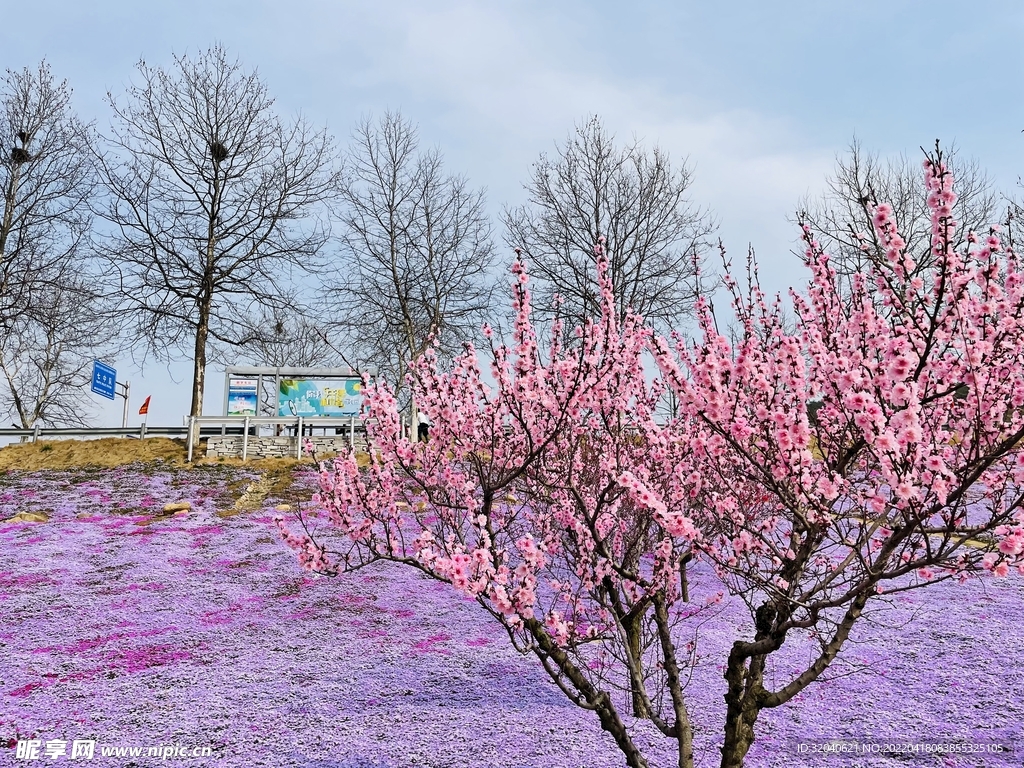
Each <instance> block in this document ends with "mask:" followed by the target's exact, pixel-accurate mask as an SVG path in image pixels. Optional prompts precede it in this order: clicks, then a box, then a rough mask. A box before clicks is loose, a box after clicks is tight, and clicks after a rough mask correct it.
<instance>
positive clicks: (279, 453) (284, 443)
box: [206, 434, 366, 459]
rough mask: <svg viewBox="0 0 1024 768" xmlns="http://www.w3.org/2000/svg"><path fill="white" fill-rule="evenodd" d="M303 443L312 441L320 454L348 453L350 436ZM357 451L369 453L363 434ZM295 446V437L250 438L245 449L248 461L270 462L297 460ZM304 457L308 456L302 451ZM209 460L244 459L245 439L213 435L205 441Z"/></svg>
mask: <svg viewBox="0 0 1024 768" xmlns="http://www.w3.org/2000/svg"><path fill="white" fill-rule="evenodd" d="M304 440H311V441H312V442H313V445H314V446H316V452H317V455H325V454H328V453H330V454H334V453H340V452H341V451H346V450H348V435H328V436H324V435H315V436H313V437H308V436H307V437H306V438H304ZM355 442H356V449H357V450H366V440H365V438H364V436H363V435H360V434H357V435H356V440H355ZM296 448H297V446H296V444H295V438H294V437H288V436H282V437H256V436H254V435H249V442H248V444H247V446H246V451H245V453H246V458H250V459H269V458H295V452H296ZM302 453H303V456H305V455H306V451H305V448H303V451H302ZM206 456H207V458H216V457H220V456H224V457H231V458H239V459H240V458H241V457H242V436H241V435H214V436H212V437H210V438H209V439H208V440H207V442H206Z"/></svg>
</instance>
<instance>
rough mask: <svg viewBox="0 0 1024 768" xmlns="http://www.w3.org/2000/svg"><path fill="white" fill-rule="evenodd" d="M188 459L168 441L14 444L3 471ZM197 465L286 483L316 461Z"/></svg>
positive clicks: (3, 453)
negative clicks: (245, 469) (237, 469)
mask: <svg viewBox="0 0 1024 768" xmlns="http://www.w3.org/2000/svg"><path fill="white" fill-rule="evenodd" d="M205 450H206V448H205V443H201V444H200V445H199V446H197V447H196V455H197V456H200V457H201V456H202V455H203V453H204V452H205ZM185 458H186V446H185V441H184V440H171V439H170V438H166V437H147V438H146V439H145V440H136V439H132V438H125V437H105V438H102V439H100V440H41V441H39V442H38V443H14V444H13V445H8V446H6V447H5V448H0V471H10V470H19V471H22V472H35V471H38V470H44V469H77V468H80V467H119V466H123V465H125V464H132V463H134V462H142V463H152V462H158V461H159V462H166V463H167V464H170V465H172V466H174V465H176V466H182V467H184V466H187V463H186V461H185ZM363 458H364V459H365V457H363ZM195 463H196V464H218V465H224V466H229V467H248V468H250V469H255V470H257V471H259V472H266V473H269V474H270V475H272V476H274V477H275V478H280V479H282V480H283V478H284V477H285V476H289V477H290V476H291V474H292V470H294V469H295V468H296V467H298V466H301V465H307V466H308V465H309V464H311V463H312V461H311V460H310V459H302V460H301V461H300V460H298V459H249V460H248V461H245V462H243V461H242V460H241V459H207V458H205V457H203V458H197V459H196V461H195ZM360 463H362V462H360Z"/></svg>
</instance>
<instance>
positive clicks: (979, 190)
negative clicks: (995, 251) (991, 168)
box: [798, 139, 1006, 283]
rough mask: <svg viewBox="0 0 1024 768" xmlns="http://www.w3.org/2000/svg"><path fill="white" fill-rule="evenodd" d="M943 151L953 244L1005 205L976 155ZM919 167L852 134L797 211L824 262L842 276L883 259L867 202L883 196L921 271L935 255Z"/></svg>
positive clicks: (999, 214)
mask: <svg viewBox="0 0 1024 768" xmlns="http://www.w3.org/2000/svg"><path fill="white" fill-rule="evenodd" d="M936 150H937V151H938V150H939V145H938V142H936ZM943 154H944V157H945V162H946V165H947V167H948V168H949V169H950V171H951V172H952V174H953V177H954V178H955V179H956V185H957V201H956V203H955V204H954V206H953V218H954V219H955V221H956V222H957V226H956V229H955V230H954V232H953V233H952V237H953V246H954V247H955V248H957V249H959V248H961V247H962V246H963V245H964V244H965V243H966V241H967V235H968V233H969V232H971V231H974V232H978V233H984V232H988V229H989V227H991V226H992V225H993V224H997V223H999V222H1000V221H1001V220H1002V219H1004V218H1005V216H1006V211H1005V208H1004V205H1003V202H1002V197H1001V195H1000V194H999V192H998V190H996V188H995V185H994V182H993V181H992V179H991V178H990V177H989V176H988V175H987V174H986V173H985V172H984V171H983V170H982V169H981V168H980V167H979V166H978V164H977V162H976V161H974V160H970V159H967V158H963V157H961V156H959V155H958V154H957V152H956V149H955V148H951V149H950V150H948V151H946V152H944V153H943ZM922 157H923V155H922ZM923 175H924V171H923V170H922V169H921V165H920V163H918V162H914V161H912V160H911V159H910V158H908V157H907V156H900V157H898V158H893V159H887V160H883V159H880V158H879V156H878V155H877V154H875V153H871V152H868V151H866V150H865V149H864V147H863V146H862V145H861V143H860V142H859V141H857V140H856V139H854V140H853V142H851V144H850V148H849V151H848V152H847V153H846V155H845V156H837V157H836V168H835V172H834V175H832V176H830V177H828V178H827V179H826V189H825V192H824V193H823V194H821V195H820V196H819V197H817V198H808V199H806V200H804V201H803V203H801V206H800V210H799V212H798V218H799V220H800V221H801V222H803V223H805V224H807V225H808V226H810V228H811V230H812V231H813V232H814V233H815V236H816V237H817V238H818V239H819V241H820V242H821V244H822V246H823V248H824V250H825V252H826V253H828V254H829V256H830V263H831V264H832V266H833V267H834V268H835V269H836V271H837V273H838V274H839V275H840V276H842V277H844V278H845V279H846V282H847V283H848V280H849V277H850V276H851V275H853V274H854V273H857V272H863V271H865V269H866V267H867V266H868V265H869V264H870V263H871V262H876V263H877V262H878V260H880V259H881V260H884V259H885V248H884V246H883V245H882V244H881V242H880V241H879V239H878V235H877V233H876V232H875V227H874V225H873V224H872V219H871V216H872V209H873V206H874V205H876V204H877V203H879V202H885V203H888V204H889V205H890V206H892V210H893V213H892V218H893V220H894V221H895V222H896V228H897V230H898V231H899V233H900V236H901V237H902V238H903V239H904V240H905V241H906V244H907V247H906V249H905V253H906V254H907V255H908V256H910V257H911V258H913V260H914V263H915V270H914V271H915V273H920V272H922V271H924V270H928V269H930V268H931V267H932V266H933V265H934V263H935V257H934V256H933V255H932V253H931V237H932V232H931V213H930V211H929V209H928V192H927V191H926V190H925V189H924V187H923V186H922V184H921V179H922V178H923Z"/></svg>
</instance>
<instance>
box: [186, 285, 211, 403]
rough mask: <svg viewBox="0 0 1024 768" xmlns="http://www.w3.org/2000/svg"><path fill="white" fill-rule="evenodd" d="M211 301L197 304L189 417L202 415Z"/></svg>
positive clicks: (206, 299)
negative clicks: (197, 316) (197, 314)
mask: <svg viewBox="0 0 1024 768" xmlns="http://www.w3.org/2000/svg"><path fill="white" fill-rule="evenodd" d="M211 304H212V299H211V297H210V296H209V295H207V296H204V297H203V299H202V301H201V302H200V303H199V306H198V307H197V310H198V311H199V318H198V320H199V322H198V323H197V324H196V345H195V354H194V357H193V361H194V364H193V366H192V406H191V410H189V415H190V416H202V415H203V392H204V390H205V388H206V343H207V341H208V340H209V337H210V307H211Z"/></svg>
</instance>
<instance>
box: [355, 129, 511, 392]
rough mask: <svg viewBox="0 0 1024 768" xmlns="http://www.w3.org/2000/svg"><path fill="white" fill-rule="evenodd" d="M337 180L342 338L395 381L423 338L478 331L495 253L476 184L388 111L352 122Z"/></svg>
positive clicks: (448, 344)
mask: <svg viewBox="0 0 1024 768" xmlns="http://www.w3.org/2000/svg"><path fill="white" fill-rule="evenodd" d="M343 190H344V192H343V198H344V212H343V216H342V220H343V223H344V230H343V232H342V238H343V244H344V248H345V253H346V256H347V259H346V261H345V263H344V265H343V268H344V270H345V274H344V275H343V276H342V277H341V279H340V283H339V285H340V288H341V290H340V292H339V293H338V310H339V315H340V318H341V327H342V330H343V333H344V335H345V338H346V345H347V348H348V349H351V350H353V352H354V356H355V357H356V358H357V359H358V361H359V362H361V363H363V364H366V363H369V364H374V365H376V366H377V369H378V372H379V375H380V376H381V377H383V378H384V379H385V380H387V381H390V382H391V383H393V384H394V386H395V387H396V388H397V389H402V388H403V386H404V381H405V374H406V372H407V370H408V366H409V363H410V362H411V361H413V360H415V359H417V358H418V357H419V356H420V355H421V354H422V353H423V351H424V350H425V349H426V348H427V345H428V341H429V340H430V339H431V338H433V340H434V342H435V344H436V345H437V349H438V351H439V353H440V354H441V355H445V354H451V353H452V352H455V351H457V350H459V349H461V345H462V343H463V342H464V341H467V340H470V339H473V338H475V337H477V335H478V334H479V332H480V325H481V323H482V322H483V320H484V318H485V317H486V314H487V312H488V308H489V304H490V300H491V294H492V290H493V282H492V280H491V276H490V274H489V272H490V269H491V267H492V266H493V262H494V245H493V242H492V239H491V225H490V222H489V221H488V219H487V216H486V213H485V210H484V193H483V191H480V190H474V189H472V188H471V187H470V186H469V182H468V181H467V180H466V179H465V178H464V177H462V176H453V175H449V174H447V173H445V171H444V167H443V160H442V157H441V153H440V152H439V151H438V150H436V149H431V150H427V151H420V150H419V146H418V136H417V130H416V128H415V126H413V125H412V124H411V123H410V122H409V121H407V120H405V119H404V118H402V116H401V115H400V114H398V113H391V112H389V113H385V114H384V116H383V117H382V118H380V119H379V120H378V121H376V122H374V121H373V120H372V119H370V118H366V119H364V120H363V121H362V122H361V123H360V124H359V126H358V127H357V128H356V130H355V132H354V134H353V140H352V148H351V152H350V155H349V158H348V163H347V171H346V178H345V184H344V186H343Z"/></svg>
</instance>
